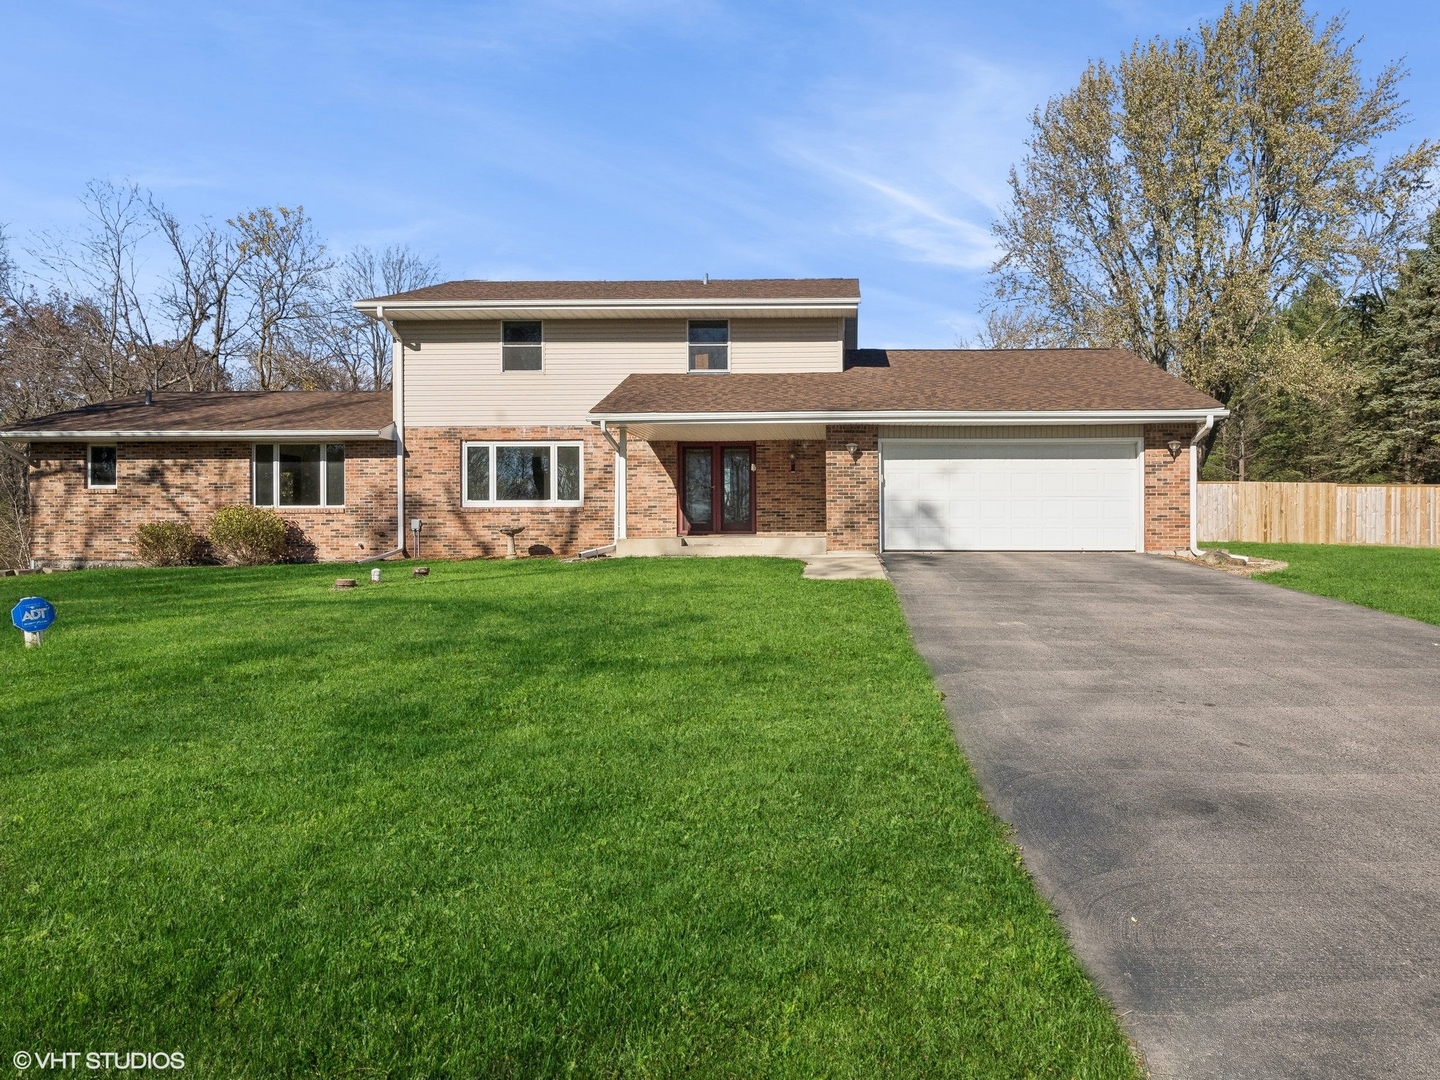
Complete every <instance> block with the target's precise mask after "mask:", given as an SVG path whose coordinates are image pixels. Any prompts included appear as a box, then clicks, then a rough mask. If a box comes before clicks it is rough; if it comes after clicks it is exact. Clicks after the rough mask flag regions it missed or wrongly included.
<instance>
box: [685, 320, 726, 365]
mask: <svg viewBox="0 0 1440 1080" xmlns="http://www.w3.org/2000/svg"><path fill="white" fill-rule="evenodd" d="M688 337H689V342H690V370H691V371H729V370H730V323H729V322H727V321H726V320H724V319H691V320H690V333H689V335H688Z"/></svg>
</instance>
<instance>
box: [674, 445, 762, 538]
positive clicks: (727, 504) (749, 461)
mask: <svg viewBox="0 0 1440 1080" xmlns="http://www.w3.org/2000/svg"><path fill="white" fill-rule="evenodd" d="M679 449H680V535H682V536H686V535H691V534H698V533H720V532H734V533H753V532H754V531H755V444H754V443H681V444H680V447H679Z"/></svg>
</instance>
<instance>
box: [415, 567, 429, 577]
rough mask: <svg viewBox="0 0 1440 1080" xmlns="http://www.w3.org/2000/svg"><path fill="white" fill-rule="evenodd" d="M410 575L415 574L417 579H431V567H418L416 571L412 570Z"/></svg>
mask: <svg viewBox="0 0 1440 1080" xmlns="http://www.w3.org/2000/svg"><path fill="white" fill-rule="evenodd" d="M410 573H411V574H413V575H414V576H415V577H429V576H430V567H428V566H417V567H415V569H414V570H411V571H410Z"/></svg>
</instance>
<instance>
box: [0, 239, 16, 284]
mask: <svg viewBox="0 0 1440 1080" xmlns="http://www.w3.org/2000/svg"><path fill="white" fill-rule="evenodd" d="M15 276H16V274H15V263H14V262H13V261H11V258H10V238H9V236H8V235H7V234H6V232H5V226H4V225H3V224H0V301H3V300H9V299H11V298H12V297H13V296H14V295H15Z"/></svg>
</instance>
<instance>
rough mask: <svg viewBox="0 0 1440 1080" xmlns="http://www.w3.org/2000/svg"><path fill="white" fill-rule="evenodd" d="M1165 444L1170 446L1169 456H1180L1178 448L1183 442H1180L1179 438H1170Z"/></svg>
mask: <svg viewBox="0 0 1440 1080" xmlns="http://www.w3.org/2000/svg"><path fill="white" fill-rule="evenodd" d="M1165 445H1166V446H1167V447H1169V448H1170V457H1171V458H1172V459H1174V458H1178V457H1179V456H1180V450H1181V448H1183V447H1184V445H1185V444H1184V443H1182V442H1181V441H1180V440H1179V439H1171V440H1170V441H1169V442H1168V443H1166V444H1165Z"/></svg>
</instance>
